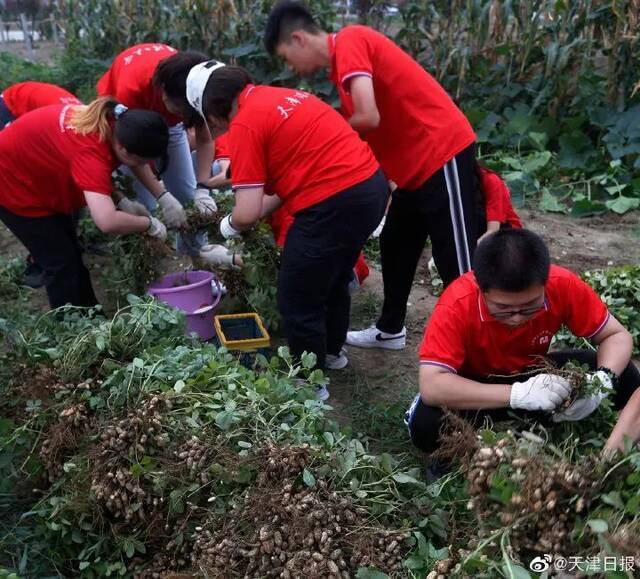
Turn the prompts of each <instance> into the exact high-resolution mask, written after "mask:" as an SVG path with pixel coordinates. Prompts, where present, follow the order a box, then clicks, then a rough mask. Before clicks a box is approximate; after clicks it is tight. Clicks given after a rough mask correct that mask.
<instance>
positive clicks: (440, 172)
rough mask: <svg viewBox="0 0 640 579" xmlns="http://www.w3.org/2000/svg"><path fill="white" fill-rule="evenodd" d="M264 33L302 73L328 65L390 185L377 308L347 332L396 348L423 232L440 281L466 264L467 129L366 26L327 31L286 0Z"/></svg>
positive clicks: (443, 97)
mask: <svg viewBox="0 0 640 579" xmlns="http://www.w3.org/2000/svg"><path fill="white" fill-rule="evenodd" d="M264 39H265V45H266V48H267V50H268V51H269V52H270V53H275V54H277V55H278V56H280V57H281V58H283V59H284V60H285V61H286V62H287V64H288V65H289V66H290V67H291V68H292V69H294V70H295V71H296V72H297V73H298V74H300V75H311V74H313V73H315V72H316V71H317V70H319V69H322V68H328V69H329V77H330V80H331V81H332V82H333V83H334V84H335V85H336V87H337V89H338V94H339V96H340V103H341V109H342V113H343V115H344V116H345V117H346V118H347V119H348V121H349V124H350V125H351V126H352V127H353V128H354V129H356V130H357V131H358V132H359V133H360V135H361V137H362V138H363V139H364V140H365V141H366V142H367V143H368V144H369V145H370V147H371V149H372V150H373V153H374V155H375V156H376V159H377V160H378V162H379V163H380V166H381V167H382V170H383V171H384V173H385V175H386V177H387V178H388V179H390V180H392V181H393V182H395V183H396V184H397V185H398V187H397V189H396V190H395V191H394V192H393V196H392V201H391V205H390V206H389V211H388V212H387V216H386V223H385V225H384V228H383V230H382V234H381V237H380V250H381V262H382V277H383V281H384V303H383V306H382V313H381V315H380V318H379V319H378V321H377V323H376V324H375V325H374V326H372V327H370V328H367V329H365V330H361V331H352V332H349V334H348V337H347V343H348V344H350V345H352V346H358V347H363V348H385V349H394V350H398V349H402V348H404V347H405V345H406V329H405V327H404V320H405V316H406V310H407V300H408V297H409V293H410V291H411V286H412V284H413V278H414V276H415V272H416V268H417V265H418V261H419V260H420V256H421V255H422V252H423V250H424V247H425V243H426V241H427V238H430V239H431V245H432V247H433V255H434V258H435V262H436V265H437V267H438V271H439V272H440V274H441V276H442V279H443V281H444V285H445V286H447V285H448V284H449V283H451V282H452V281H453V280H454V279H455V278H456V277H458V276H459V275H460V274H462V273H464V272H466V271H468V270H469V269H471V258H472V256H473V251H474V248H475V245H476V239H477V237H478V230H477V228H478V223H479V220H478V210H479V207H478V204H477V200H476V192H475V187H474V160H475V140H476V137H475V134H474V132H473V129H472V128H471V125H470V124H469V121H468V120H467V119H466V117H465V116H464V114H463V113H462V111H461V110H460V109H458V107H457V106H456V105H455V103H454V102H453V101H452V100H451V98H450V97H449V95H448V94H447V93H446V91H445V90H444V89H443V88H442V86H440V84H438V82H437V81H436V80H435V79H434V78H433V77H432V76H431V75H430V74H429V73H427V72H426V71H425V70H424V69H423V68H422V67H421V66H420V65H419V64H418V63H417V62H416V61H415V60H413V59H412V58H411V57H410V56H409V55H408V54H407V53H406V52H404V51H403V50H402V49H401V48H400V47H399V46H397V45H396V44H395V43H393V42H392V41H391V40H390V39H388V38H387V37H386V36H384V35H383V34H380V33H379V32H377V31H375V30H373V29H371V28H368V27H366V26H346V27H345V28H342V29H341V30H339V31H338V32H337V33H335V34H330V33H328V32H326V31H324V30H322V29H321V28H320V27H319V26H318V25H317V23H316V22H315V21H314V19H313V16H312V15H311V13H310V12H309V10H308V9H307V8H306V7H305V6H304V5H303V4H301V3H299V2H295V1H291V0H284V1H282V2H279V3H278V4H277V5H276V6H275V7H274V8H273V9H272V11H271V14H270V15H269V19H268V22H267V26H266V31H265V35H264Z"/></svg>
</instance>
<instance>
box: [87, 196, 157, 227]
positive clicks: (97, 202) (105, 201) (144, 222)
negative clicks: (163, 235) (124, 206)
mask: <svg viewBox="0 0 640 579" xmlns="http://www.w3.org/2000/svg"><path fill="white" fill-rule="evenodd" d="M84 198H85V199H86V201H87V207H88V208H89V213H90V214H91V219H93V221H94V223H95V224H96V226H97V227H98V229H99V230H100V231H102V232H103V233H113V234H125V233H143V232H145V231H147V230H148V229H149V225H150V221H149V218H148V217H141V216H139V215H129V214H128V213H125V212H124V211H118V210H116V206H115V205H114V204H113V200H112V199H111V197H110V196H109V195H103V194H102V193H94V192H93V191H85V192H84Z"/></svg>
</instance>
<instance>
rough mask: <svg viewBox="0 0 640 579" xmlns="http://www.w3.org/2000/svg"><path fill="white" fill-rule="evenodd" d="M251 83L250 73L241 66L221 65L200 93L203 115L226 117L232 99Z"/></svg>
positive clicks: (231, 104) (229, 110)
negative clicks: (201, 93)
mask: <svg viewBox="0 0 640 579" xmlns="http://www.w3.org/2000/svg"><path fill="white" fill-rule="evenodd" d="M251 83H253V79H252V78H251V75H250V74H249V73H248V72H247V71H246V70H245V69H244V68H242V67H241V66H223V67H221V68H219V69H218V70H215V71H214V72H213V73H212V74H211V76H210V77H209V80H208V81H207V86H206V87H205V89H204V93H203V95H202V112H203V113H204V116H205V117H208V116H212V117H216V118H219V119H228V118H229V115H230V114H231V108H232V107H233V99H234V98H236V97H237V96H238V95H239V94H240V93H241V92H242V89H243V88H244V87H245V86H247V85H248V84H251Z"/></svg>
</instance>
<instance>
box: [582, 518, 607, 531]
mask: <svg viewBox="0 0 640 579" xmlns="http://www.w3.org/2000/svg"><path fill="white" fill-rule="evenodd" d="M587 525H589V527H591V530H592V531H593V532H594V533H598V534H601V533H606V532H607V531H608V530H609V524H608V523H607V521H605V520H603V519H589V520H588V521H587Z"/></svg>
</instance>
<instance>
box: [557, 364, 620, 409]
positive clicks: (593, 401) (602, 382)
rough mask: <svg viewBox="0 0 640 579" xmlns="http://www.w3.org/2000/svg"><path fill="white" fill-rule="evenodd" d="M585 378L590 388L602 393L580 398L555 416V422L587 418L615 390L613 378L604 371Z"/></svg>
mask: <svg viewBox="0 0 640 579" xmlns="http://www.w3.org/2000/svg"><path fill="white" fill-rule="evenodd" d="M585 378H586V381H587V384H588V385H589V387H590V388H593V389H594V390H597V389H598V388H600V392H596V393H595V394H592V395H591V396H587V397H586V398H578V400H576V401H574V402H573V403H572V404H571V405H570V406H569V408H566V409H565V410H563V411H562V412H558V413H557V414H554V415H553V421H554V422H563V421H565V420H570V421H576V420H582V419H583V418H586V417H587V416H589V414H591V413H592V412H593V411H594V410H595V409H596V408H598V406H600V403H601V402H602V401H603V400H604V399H605V398H606V397H607V396H608V395H609V392H611V391H612V390H613V382H612V380H611V377H610V376H609V375H608V374H607V373H606V372H605V371H603V370H598V371H597V372H591V373H589V374H587V375H586V376H585Z"/></svg>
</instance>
